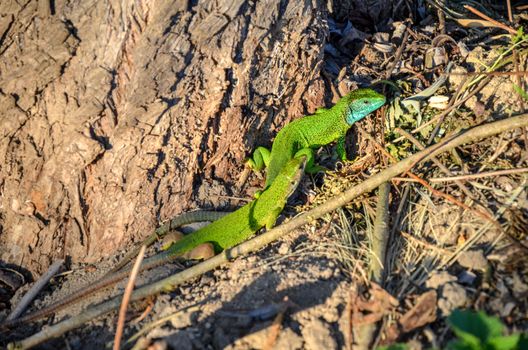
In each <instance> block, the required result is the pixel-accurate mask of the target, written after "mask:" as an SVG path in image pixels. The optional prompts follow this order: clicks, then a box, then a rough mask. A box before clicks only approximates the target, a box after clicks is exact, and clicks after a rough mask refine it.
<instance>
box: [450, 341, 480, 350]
mask: <svg viewBox="0 0 528 350" xmlns="http://www.w3.org/2000/svg"><path fill="white" fill-rule="evenodd" d="M475 339H476V338H475ZM446 349H447V350H482V345H481V344H480V342H479V341H478V339H477V342H476V343H468V342H465V341H464V340H461V339H456V340H452V341H450V342H449V343H447V347H446Z"/></svg>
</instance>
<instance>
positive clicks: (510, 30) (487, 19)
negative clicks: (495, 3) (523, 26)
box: [464, 5, 517, 35]
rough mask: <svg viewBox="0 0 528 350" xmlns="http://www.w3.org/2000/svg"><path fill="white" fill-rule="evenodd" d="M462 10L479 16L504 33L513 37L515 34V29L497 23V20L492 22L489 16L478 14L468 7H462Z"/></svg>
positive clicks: (474, 9) (475, 10)
mask: <svg viewBox="0 0 528 350" xmlns="http://www.w3.org/2000/svg"><path fill="white" fill-rule="evenodd" d="M464 8H465V9H466V10H468V11H471V12H473V13H474V14H476V15H477V16H479V17H480V18H482V19H485V20H486V21H489V22H491V23H493V24H494V25H495V26H497V27H499V28H501V29H504V30H505V31H507V32H508V33H510V34H513V35H516V34H517V31H516V30H515V29H513V28H512V27H510V26H507V25H506V24H503V23H501V22H499V21H497V20H494V19H493V18H491V17H489V16H486V15H485V14H483V13H482V12H480V11H479V10H477V9H476V8H474V7H471V6H469V5H464Z"/></svg>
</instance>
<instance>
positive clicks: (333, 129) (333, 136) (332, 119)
mask: <svg viewBox="0 0 528 350" xmlns="http://www.w3.org/2000/svg"><path fill="white" fill-rule="evenodd" d="M384 104H385V96H383V95H381V94H379V93H377V92H376V91H374V90H372V89H357V90H354V91H351V92H350V93H348V94H347V95H345V96H344V97H342V98H341V99H340V100H339V101H337V103H336V104H335V105H334V106H333V107H332V108H329V109H325V108H321V109H318V110H317V111H316V112H315V114H313V115H309V116H305V117H303V118H301V119H297V120H295V121H293V122H291V123H289V124H288V125H286V126H285V127H283V128H282V129H281V130H280V131H279V133H278V134H277V137H275V141H274V142H273V145H272V147H271V152H270V151H269V150H267V149H266V148H264V147H258V148H257V149H256V150H255V152H254V153H253V158H250V159H247V160H246V162H247V164H248V165H249V166H250V167H251V168H253V169H255V170H261V169H262V168H263V167H264V166H267V167H268V168H267V174H266V184H265V186H264V188H268V187H269V186H270V185H271V184H272V183H273V181H275V178H276V177H277V175H278V174H279V172H280V170H281V169H282V167H283V166H284V164H286V163H287V162H288V160H290V159H292V158H294V157H296V156H298V155H300V154H303V155H306V156H307V157H308V164H307V167H306V171H307V172H311V171H314V170H317V169H318V168H317V167H314V166H313V155H312V152H313V149H317V148H319V147H321V146H324V145H327V144H329V143H331V142H334V141H337V153H338V155H339V157H340V158H341V159H342V160H345V159H346V152H345V147H344V142H345V135H346V133H347V131H348V129H350V127H351V126H352V125H353V124H354V123H355V122H357V121H359V120H361V119H363V118H364V117H366V116H367V115H368V114H369V113H371V112H373V111H375V110H376V109H378V108H380V107H381V106H383V105H384Z"/></svg>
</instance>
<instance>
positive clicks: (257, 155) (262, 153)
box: [245, 147, 271, 171]
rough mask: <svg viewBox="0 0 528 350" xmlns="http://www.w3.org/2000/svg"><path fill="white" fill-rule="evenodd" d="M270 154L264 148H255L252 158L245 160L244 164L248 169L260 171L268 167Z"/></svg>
mask: <svg viewBox="0 0 528 350" xmlns="http://www.w3.org/2000/svg"><path fill="white" fill-rule="evenodd" d="M270 158H271V152H270V150H269V149H267V148H266V147H257V149H255V151H254V152H253V156H252V157H248V158H246V161H245V163H246V164H247V165H248V166H249V168H250V169H252V170H254V171H260V170H262V169H264V168H265V167H267V166H268V165H269V162H270Z"/></svg>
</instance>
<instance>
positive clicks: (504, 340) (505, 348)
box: [488, 334, 521, 350]
mask: <svg viewBox="0 0 528 350" xmlns="http://www.w3.org/2000/svg"><path fill="white" fill-rule="evenodd" d="M520 337H521V335H520V334H512V335H505V336H499V337H493V338H492V339H490V340H488V345H489V346H488V348H491V349H493V350H514V349H516V348H517V344H518V343H519V338H520Z"/></svg>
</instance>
